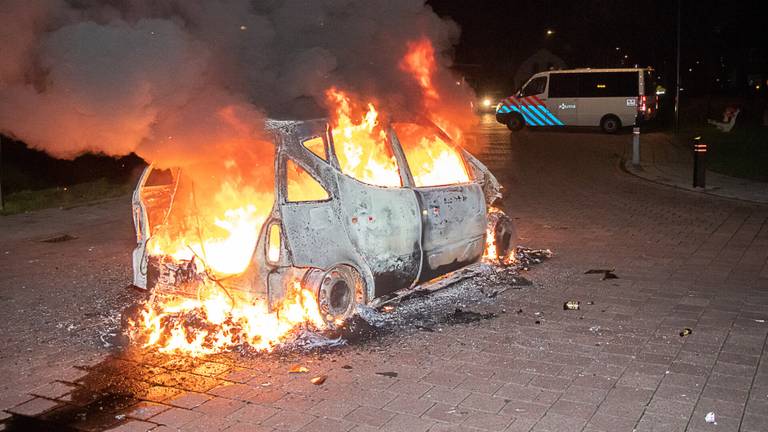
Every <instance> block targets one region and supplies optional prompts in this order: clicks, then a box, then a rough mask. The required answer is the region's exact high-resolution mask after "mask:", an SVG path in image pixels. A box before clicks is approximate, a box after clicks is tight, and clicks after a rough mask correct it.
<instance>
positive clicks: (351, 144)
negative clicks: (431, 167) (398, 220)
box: [326, 87, 402, 187]
mask: <svg viewBox="0 0 768 432" xmlns="http://www.w3.org/2000/svg"><path fill="white" fill-rule="evenodd" d="M326 98H327V100H328V104H329V105H330V107H331V109H332V110H333V112H332V118H333V143H334V147H335V148H336V156H337V158H338V160H339V165H340V166H341V170H342V172H344V174H347V175H349V176H351V177H354V178H356V179H358V180H360V181H362V182H365V183H368V184H372V185H376V186H387V187H399V186H402V181H401V179H400V171H399V170H398V168H397V161H396V160H395V155H394V154H393V153H392V148H391V147H390V146H389V145H388V144H387V133H386V131H385V130H384V129H383V128H382V127H381V125H379V113H378V111H377V110H376V107H374V105H373V103H368V104H367V105H366V107H367V111H366V112H365V113H364V114H363V115H362V116H361V117H360V118H358V119H353V114H352V102H351V100H350V97H349V96H348V95H347V94H346V93H344V92H342V91H340V90H338V89H337V88H335V87H331V88H330V89H328V90H327V91H326Z"/></svg>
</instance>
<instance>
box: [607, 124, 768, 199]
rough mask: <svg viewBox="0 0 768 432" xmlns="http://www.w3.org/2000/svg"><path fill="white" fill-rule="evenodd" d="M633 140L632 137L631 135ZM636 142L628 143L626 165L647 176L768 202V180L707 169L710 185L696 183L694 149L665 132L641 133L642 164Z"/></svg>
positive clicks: (711, 192) (707, 191)
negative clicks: (634, 148) (634, 156)
mask: <svg viewBox="0 0 768 432" xmlns="http://www.w3.org/2000/svg"><path fill="white" fill-rule="evenodd" d="M630 140H631V138H630ZM631 159H632V145H631V141H630V144H629V146H628V152H627V153H625V157H624V161H623V162H622V167H623V168H624V170H625V171H627V172H628V173H630V174H633V175H635V176H637V177H640V178H643V179H645V180H649V181H652V182H654V183H659V184H663V185H667V186H672V187H675V188H678V189H685V190H687V191H691V192H698V193H704V194H709V195H716V196H720V197H724V198H732V199H738V200H743V201H750V202H755V203H762V204H768V183H765V182H758V181H753V180H748V179H741V178H736V177H730V176H726V175H722V174H718V173H716V172H713V171H707V173H706V185H707V187H706V188H694V187H693V155H692V152H690V151H688V150H687V149H684V148H682V146H680V145H678V144H675V143H674V142H672V141H671V140H670V138H669V137H668V136H666V135H665V134H661V133H650V134H644V135H641V137H640V165H639V166H635V165H633V164H632V160H631Z"/></svg>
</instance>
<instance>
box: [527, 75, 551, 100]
mask: <svg viewBox="0 0 768 432" xmlns="http://www.w3.org/2000/svg"><path fill="white" fill-rule="evenodd" d="M546 88H547V77H545V76H543V77H538V78H534V79H533V80H532V81H531V82H529V83H528V85H527V86H525V88H524V89H523V96H533V95H537V94H542V93H544V90H545V89H546Z"/></svg>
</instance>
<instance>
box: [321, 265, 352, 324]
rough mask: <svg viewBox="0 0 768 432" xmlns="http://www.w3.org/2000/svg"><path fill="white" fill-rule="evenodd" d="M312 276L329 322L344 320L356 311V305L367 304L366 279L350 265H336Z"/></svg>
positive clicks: (324, 314)
mask: <svg viewBox="0 0 768 432" xmlns="http://www.w3.org/2000/svg"><path fill="white" fill-rule="evenodd" d="M317 272H318V273H315V274H314V277H313V276H310V277H309V279H314V283H313V285H315V290H316V294H317V303H318V306H319V308H320V313H321V314H322V315H323V318H324V319H325V321H326V322H327V323H329V324H334V323H337V322H338V321H344V320H346V319H348V318H350V317H351V316H352V315H353V314H354V313H355V306H356V305H357V304H358V303H360V304H365V281H363V278H362V276H360V273H358V271H357V270H355V269H354V268H352V267H350V266H348V265H343V264H342V265H336V266H334V267H332V268H331V269H330V270H328V271H327V272H325V273H322V274H321V272H322V271H320V270H318V271H317Z"/></svg>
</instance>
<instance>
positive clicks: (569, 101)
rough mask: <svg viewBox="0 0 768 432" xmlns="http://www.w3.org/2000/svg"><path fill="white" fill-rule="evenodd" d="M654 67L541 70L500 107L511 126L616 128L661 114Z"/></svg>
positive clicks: (498, 111)
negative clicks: (658, 112)
mask: <svg viewBox="0 0 768 432" xmlns="http://www.w3.org/2000/svg"><path fill="white" fill-rule="evenodd" d="M657 109H658V103H657V99H656V83H655V80H654V76H653V69H650V68H622V69H571V70H557V71H547V72H539V73H537V74H535V75H533V76H532V77H531V78H530V79H529V80H528V81H527V82H526V83H525V84H524V85H523V87H522V88H521V90H520V91H518V92H517V94H515V95H514V96H510V97H508V98H506V99H503V100H502V101H501V102H500V103H499V104H498V105H497V106H496V120H497V121H498V122H499V123H502V124H504V125H506V126H507V127H508V128H509V129H510V130H512V131H517V130H520V129H522V128H523V127H524V126H530V127H541V126H600V127H601V128H602V129H603V131H605V132H607V133H615V132H617V131H618V130H619V129H621V128H622V127H623V126H632V125H634V124H635V122H636V121H637V120H638V119H640V120H649V119H651V118H653V117H654V116H655V115H656V111H657Z"/></svg>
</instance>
